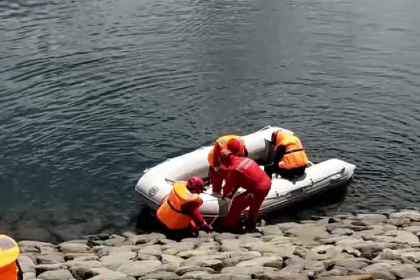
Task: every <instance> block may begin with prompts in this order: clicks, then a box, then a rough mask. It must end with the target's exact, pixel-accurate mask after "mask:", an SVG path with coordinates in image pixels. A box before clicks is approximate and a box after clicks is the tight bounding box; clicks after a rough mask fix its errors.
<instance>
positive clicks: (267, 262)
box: [236, 257, 283, 269]
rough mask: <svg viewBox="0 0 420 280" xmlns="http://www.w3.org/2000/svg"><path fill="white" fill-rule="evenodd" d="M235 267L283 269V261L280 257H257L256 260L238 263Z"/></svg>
mask: <svg viewBox="0 0 420 280" xmlns="http://www.w3.org/2000/svg"><path fill="white" fill-rule="evenodd" d="M236 266H237V267H244V266H266V267H273V268H278V269H281V268H283V259H282V258H280V257H259V258H256V259H252V260H248V261H243V262H240V263H238V264H237V265H236Z"/></svg>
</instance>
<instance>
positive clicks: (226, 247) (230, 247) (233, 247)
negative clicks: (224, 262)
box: [220, 239, 246, 252]
mask: <svg viewBox="0 0 420 280" xmlns="http://www.w3.org/2000/svg"><path fill="white" fill-rule="evenodd" d="M241 244H243V241H241V240H238V239H230V240H229V239H228V240H223V241H222V243H221V246H220V250H221V251H222V252H228V251H246V249H244V248H242V247H241Z"/></svg>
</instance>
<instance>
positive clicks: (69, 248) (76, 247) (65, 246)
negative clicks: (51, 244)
mask: <svg viewBox="0 0 420 280" xmlns="http://www.w3.org/2000/svg"><path fill="white" fill-rule="evenodd" d="M60 251H61V252H63V253H64V254H68V253H89V251H90V248H89V246H87V245H86V244H81V243H71V242H64V243H61V244H60Z"/></svg>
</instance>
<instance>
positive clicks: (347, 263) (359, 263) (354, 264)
mask: <svg viewBox="0 0 420 280" xmlns="http://www.w3.org/2000/svg"><path fill="white" fill-rule="evenodd" d="M334 265H335V266H341V267H344V268H346V269H348V270H353V271H354V270H359V269H362V268H363V267H365V266H367V265H368V260H366V261H363V260H359V259H352V258H351V259H350V258H349V259H336V260H334Z"/></svg>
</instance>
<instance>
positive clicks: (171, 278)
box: [138, 271, 179, 280]
mask: <svg viewBox="0 0 420 280" xmlns="http://www.w3.org/2000/svg"><path fill="white" fill-rule="evenodd" d="M138 279H139V280H149V279H160V280H177V279H179V276H178V275H176V274H175V273H173V272H168V271H159V272H152V273H150V274H147V275H146V276H143V277H140V278H138Z"/></svg>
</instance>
